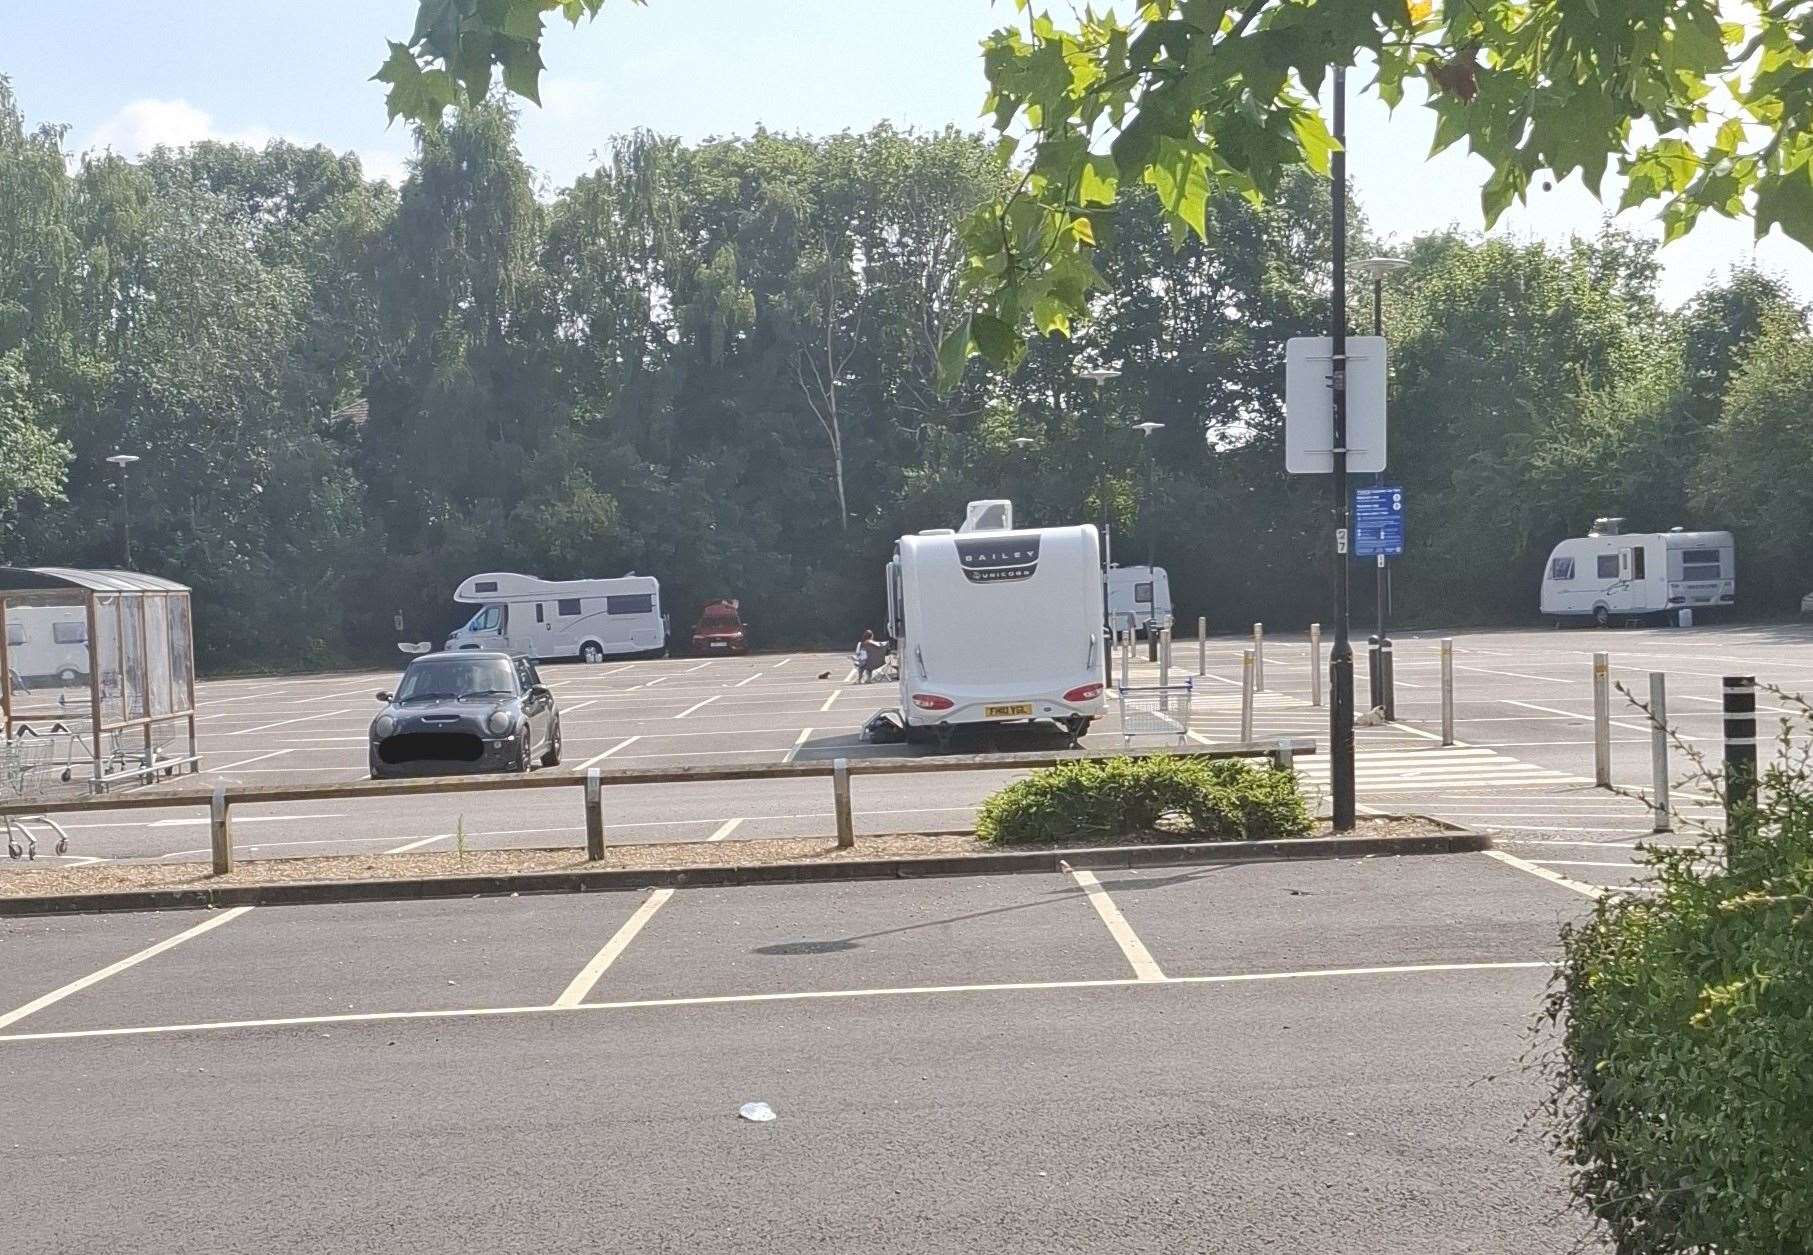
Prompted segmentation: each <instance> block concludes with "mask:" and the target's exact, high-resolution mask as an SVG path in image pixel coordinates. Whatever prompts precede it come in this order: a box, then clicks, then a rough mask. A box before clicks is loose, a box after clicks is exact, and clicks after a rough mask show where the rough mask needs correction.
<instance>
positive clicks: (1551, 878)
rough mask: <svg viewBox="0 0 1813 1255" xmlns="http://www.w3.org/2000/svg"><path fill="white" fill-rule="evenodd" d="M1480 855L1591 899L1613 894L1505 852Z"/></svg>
mask: <svg viewBox="0 0 1813 1255" xmlns="http://www.w3.org/2000/svg"><path fill="white" fill-rule="evenodd" d="M1480 853H1481V854H1484V855H1485V856H1486V857H1487V858H1495V859H1497V860H1498V861H1499V862H1501V863H1503V864H1505V865H1506V866H1507V867H1515V868H1516V869H1517V870H1518V871H1520V872H1528V873H1530V875H1532V876H1540V877H1542V879H1544V880H1546V881H1548V882H1550V883H1551V884H1557V885H1560V886H1561V887H1562V888H1563V889H1572V890H1573V891H1574V892H1575V893H1578V894H1583V895H1585V896H1586V897H1589V898H1603V897H1604V896H1605V895H1606V894H1607V893H1609V892H1611V890H1609V889H1605V888H1603V887H1601V886H1599V885H1589V884H1585V883H1583V882H1582V881H1578V880H1573V879H1570V878H1569V877H1567V876H1563V875H1562V874H1561V873H1560V872H1552V871H1550V870H1549V869H1548V868H1546V867H1538V866H1537V865H1536V864H1534V863H1532V862H1530V861H1529V860H1528V859H1524V858H1518V857H1517V856H1516V855H1515V854H1506V853H1505V852H1504V851H1503V850H1481V851H1480Z"/></svg>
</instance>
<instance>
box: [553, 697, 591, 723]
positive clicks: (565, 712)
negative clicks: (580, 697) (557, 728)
mask: <svg viewBox="0 0 1813 1255" xmlns="http://www.w3.org/2000/svg"><path fill="white" fill-rule="evenodd" d="M597 704H598V699H597V698H596V697H594V698H593V699H592V700H591V701H589V702H580V703H579V704H578V705H577V706H568V707H567V708H566V709H565V710H563V711H561V712H560V713H561V716H562V717H563V718H564V717H565V716H567V715H571V714H575V713H577V712H578V711H581V710H584V709H585V708H586V707H587V706H596V705H597Z"/></svg>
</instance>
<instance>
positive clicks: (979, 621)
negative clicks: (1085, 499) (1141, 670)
mask: <svg viewBox="0 0 1813 1255" xmlns="http://www.w3.org/2000/svg"><path fill="white" fill-rule="evenodd" d="M978 505H979V506H988V507H1006V508H1004V509H1002V508H993V509H988V510H985V511H983V512H982V513H981V514H980V516H979V515H978V512H977V509H976V506H978ZM995 522H999V523H1003V524H1004V525H1005V526H1003V527H1002V528H1000V529H998V530H996V529H990V528H988V527H987V526H986V525H987V524H989V523H995ZM1012 522H1013V516H1012V509H1011V507H1010V506H1007V503H1005V502H986V503H982V502H979V503H976V505H972V507H971V515H970V522H969V523H968V524H966V525H965V526H966V530H964V531H961V532H952V531H948V530H939V531H933V532H920V533H918V534H916V535H912V536H902V537H901V538H900V539H899V540H898V541H897V542H895V545H894V560H893V561H892V562H890V563H889V564H888V572H887V577H888V590H887V591H888V621H889V624H890V631H891V633H892V635H893V637H894V647H895V650H896V651H897V657H898V661H899V665H900V712H901V720H902V722H903V723H904V724H905V725H906V734H907V739H908V740H913V741H923V740H927V739H930V738H933V737H937V738H940V739H942V738H945V737H948V736H949V735H950V734H951V733H952V731H953V730H955V729H956V728H957V727H958V726H959V725H974V724H986V723H1024V722H1034V721H1051V722H1055V723H1058V724H1060V725H1062V726H1063V727H1065V728H1066V729H1068V730H1069V731H1070V732H1071V734H1072V735H1074V736H1081V735H1083V733H1084V732H1086V731H1088V729H1089V724H1090V721H1091V720H1093V719H1095V718H1097V717H1098V716H1099V715H1101V713H1102V710H1103V697H1102V689H1103V685H1104V674H1103V665H1104V664H1103V653H1102V630H1101V614H1102V602H1101V597H1102V582H1101V581H1102V574H1101V544H1100V540H1099V538H1098V537H1097V535H1096V530H1095V528H1093V527H1090V526H1086V525H1085V526H1081V527H1046V528H1037V529H1029V530H1015V529H1014V528H1013V526H1012Z"/></svg>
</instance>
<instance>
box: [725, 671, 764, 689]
mask: <svg viewBox="0 0 1813 1255" xmlns="http://www.w3.org/2000/svg"><path fill="white" fill-rule="evenodd" d="M767 674H768V673H767V672H766V671H758V672H756V673H755V674H754V675H751V676H745V677H744V678H743V679H741V680H738V681H737V682H736V683H735V684H733V685H731V686H730V687H731V688H733V689H740V688H742V687H743V686H744V685H745V684H750V683H753V682H754V681H756V680H759V679H761V678H762V677H763V676H765V675H767Z"/></svg>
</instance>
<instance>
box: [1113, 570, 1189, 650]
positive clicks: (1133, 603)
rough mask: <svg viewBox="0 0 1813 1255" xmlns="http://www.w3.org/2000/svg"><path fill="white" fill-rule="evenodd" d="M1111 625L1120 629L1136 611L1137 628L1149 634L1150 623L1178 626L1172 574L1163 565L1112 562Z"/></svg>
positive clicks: (1163, 626) (1135, 621) (1134, 617)
mask: <svg viewBox="0 0 1813 1255" xmlns="http://www.w3.org/2000/svg"><path fill="white" fill-rule="evenodd" d="M1107 578H1108V625H1109V626H1110V627H1111V628H1114V629H1115V630H1116V631H1118V630H1120V628H1121V627H1123V626H1124V625H1125V624H1126V622H1127V616H1128V615H1132V616H1133V621H1134V624H1135V630H1136V631H1137V632H1139V634H1140V635H1142V636H1143V635H1145V632H1146V625H1147V624H1148V623H1154V622H1155V623H1157V624H1158V626H1159V627H1161V628H1168V627H1172V626H1174V624H1173V622H1172V615H1171V577H1170V576H1168V575H1166V574H1165V569H1164V568H1163V567H1161V566H1111V567H1109V568H1108V577H1107Z"/></svg>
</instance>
